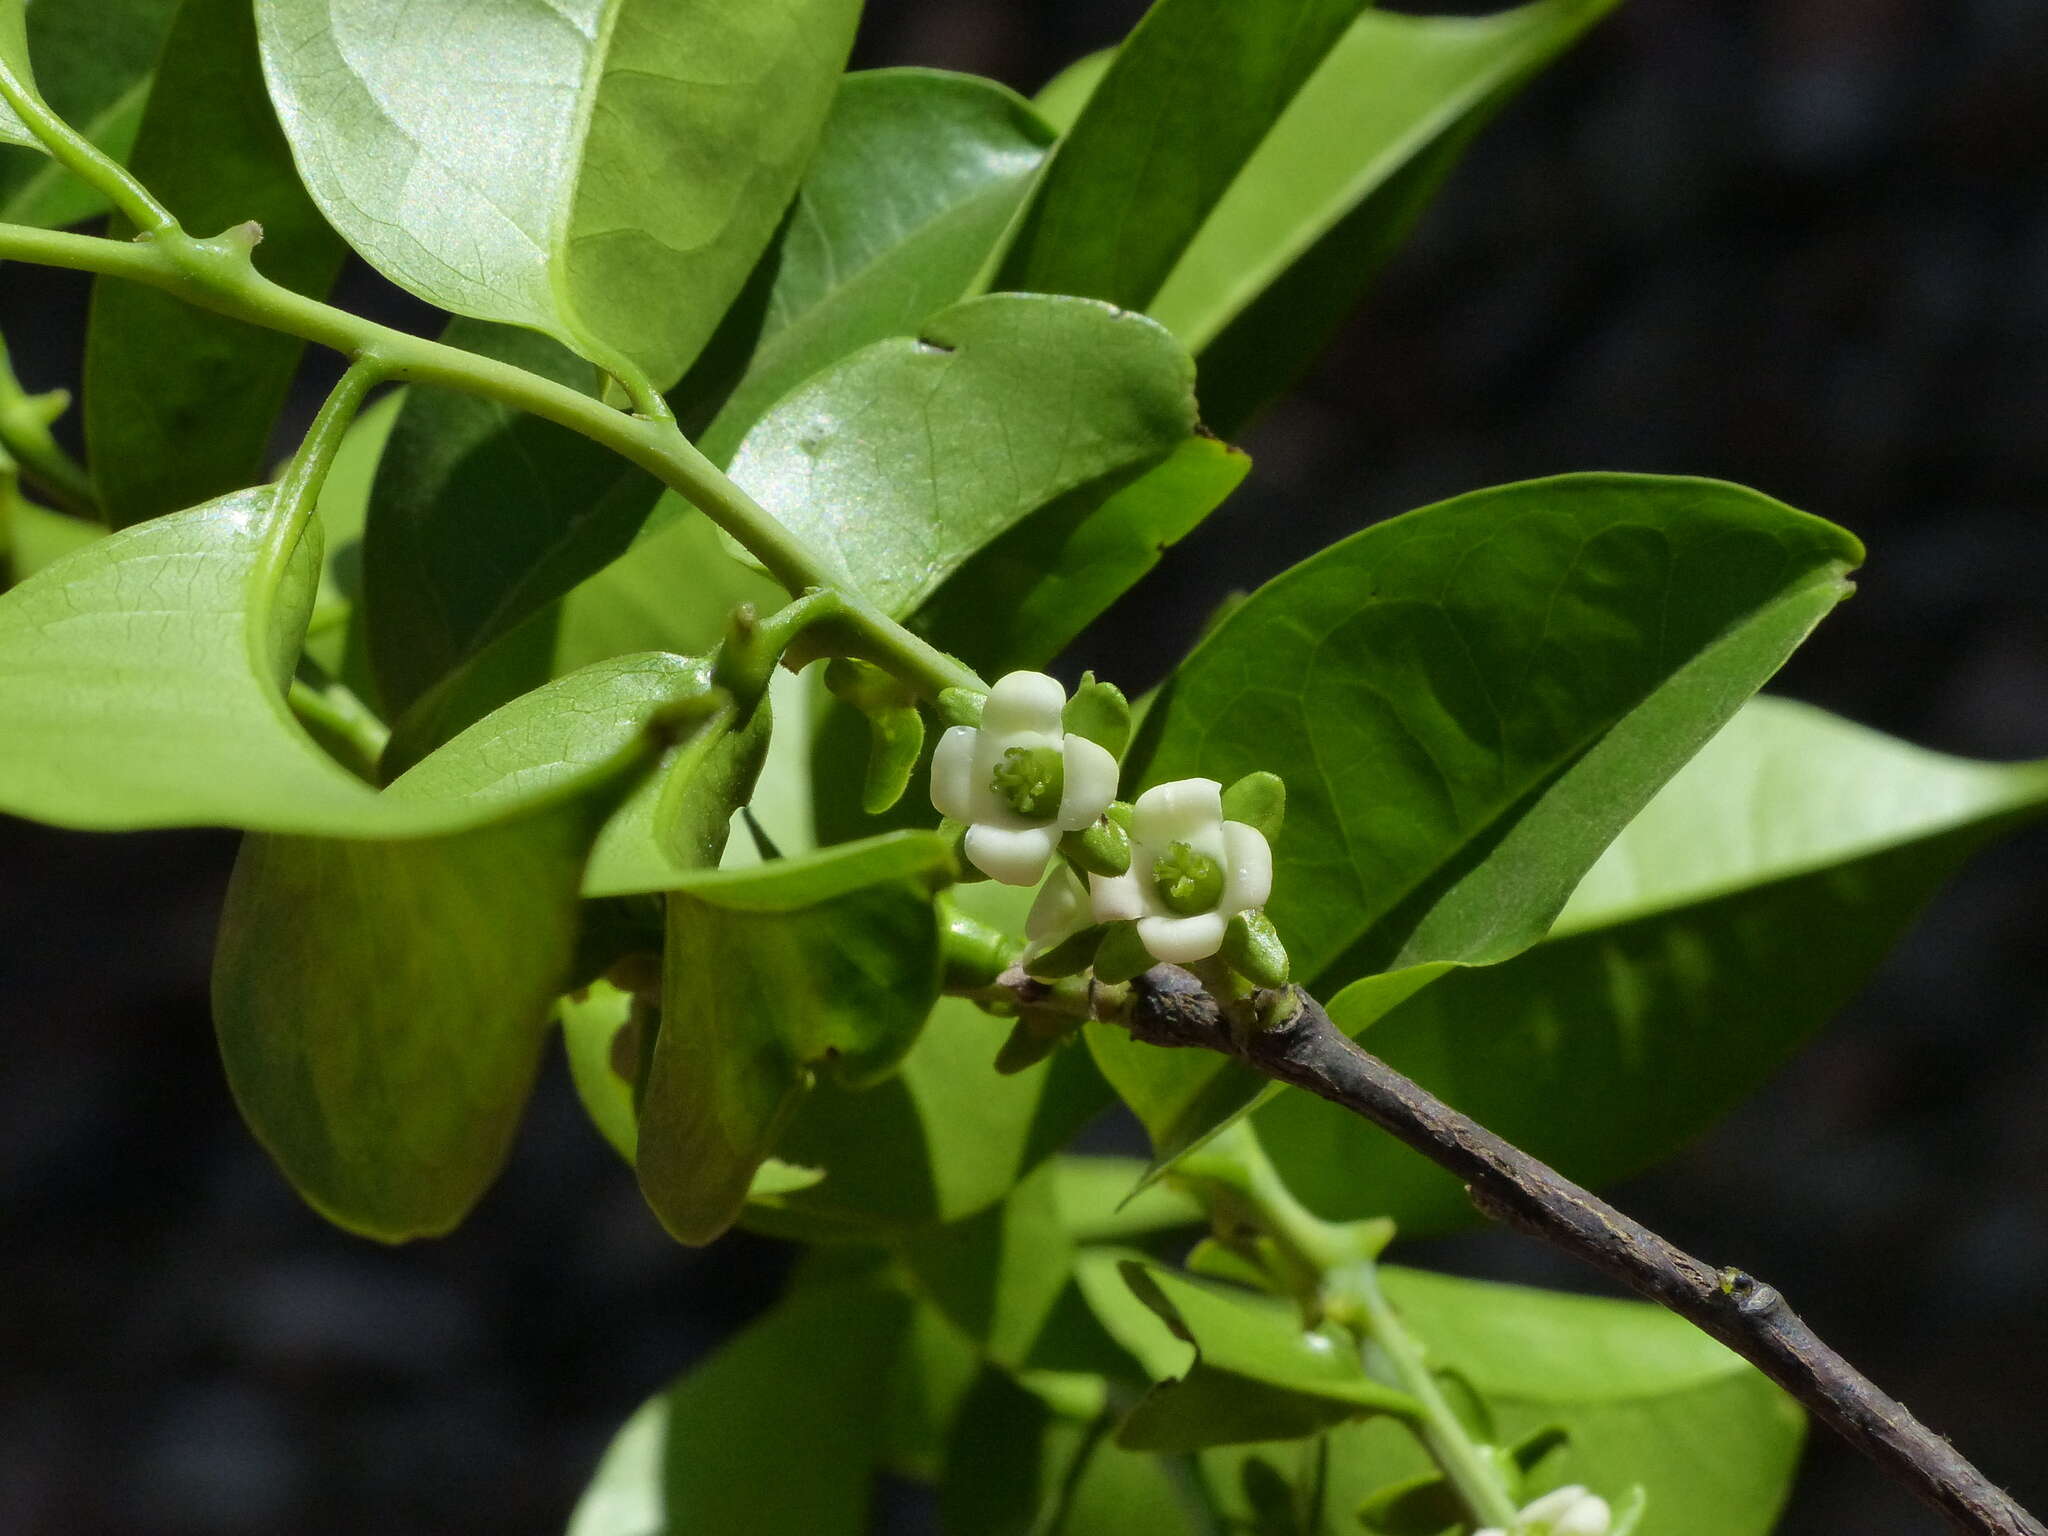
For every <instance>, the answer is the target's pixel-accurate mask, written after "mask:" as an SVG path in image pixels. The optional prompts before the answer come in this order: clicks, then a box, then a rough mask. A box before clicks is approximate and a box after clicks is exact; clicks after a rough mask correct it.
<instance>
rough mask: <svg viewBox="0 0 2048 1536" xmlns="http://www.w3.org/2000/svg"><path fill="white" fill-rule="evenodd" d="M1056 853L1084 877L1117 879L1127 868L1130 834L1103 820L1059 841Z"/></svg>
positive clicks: (1129, 860)
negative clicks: (1065, 857)
mask: <svg viewBox="0 0 2048 1536" xmlns="http://www.w3.org/2000/svg"><path fill="white" fill-rule="evenodd" d="M1060 852H1061V853H1063V854H1065V855H1066V856H1067V861H1068V862H1069V863H1071V864H1072V865H1073V866H1074V867H1075V868H1076V869H1078V870H1080V871H1081V873H1082V874H1084V875H1121V874H1123V873H1124V872H1125V871H1126V870H1128V869H1129V868H1130V867H1131V834H1130V832H1129V831H1128V830H1127V829H1125V828H1124V827H1122V826H1121V825H1119V824H1118V823H1116V822H1114V821H1111V820H1110V819H1109V818H1108V817H1107V816H1105V817H1103V818H1102V819H1100V820H1099V821H1097V822H1096V823H1095V824H1094V825H1093V826H1091V827H1083V828H1082V829H1081V830H1080V831H1079V832H1069V833H1067V834H1066V835H1065V836H1064V837H1062V838H1061V839H1060Z"/></svg>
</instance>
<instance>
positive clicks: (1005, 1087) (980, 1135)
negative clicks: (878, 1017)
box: [747, 882, 1109, 1242]
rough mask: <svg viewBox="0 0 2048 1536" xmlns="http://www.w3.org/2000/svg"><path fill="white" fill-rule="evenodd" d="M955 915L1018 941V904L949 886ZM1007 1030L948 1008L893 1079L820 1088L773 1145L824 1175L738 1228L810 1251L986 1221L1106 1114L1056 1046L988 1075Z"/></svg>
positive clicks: (1096, 1089)
mask: <svg viewBox="0 0 2048 1536" xmlns="http://www.w3.org/2000/svg"><path fill="white" fill-rule="evenodd" d="M952 894H953V896H954V898H955V899H956V901H958V903H959V905H960V906H961V907H962V908H964V909H966V910H967V911H968V912H969V913H970V914H971V915H973V916H974V917H976V918H978V919H980V920H981V921H983V922H987V923H991V924H994V925H996V926H998V927H1000V928H1002V929H1003V930H1004V931H1006V932H1018V931H1021V929H1022V926H1023V921H1024V909H1025V907H1027V906H1028V905H1029V903H1030V899H1031V893H1030V892H1029V891H1020V890H1017V889H1015V888H1013V887H1010V886H996V885H995V884H994V882H983V883H982V884H978V885H970V886H961V887H956V888H955V889H954V891H953V893H952ZM1008 1028H1009V1026H1008V1024H1007V1023H1006V1022H1004V1021H1002V1020H1000V1019H993V1018H990V1017H989V1016H988V1015H987V1014H985V1013H983V1012H982V1011H981V1010H980V1009H979V1008H977V1007H975V1006H974V1005H973V1004H972V1003H970V1002H967V1001H965V1000H964V999H961V998H945V999H942V1000H941V1001H940V1003H939V1005H938V1006H937V1007H936V1008H935V1009H933V1010H932V1013H931V1018H930V1021H929V1022H928V1023H927V1024H926V1025H925V1027H924V1030H923V1033H921V1034H920V1035H919V1036H918V1037H917V1043H916V1045H915V1046H913V1047H912V1049H911V1052H910V1054H909V1056H907V1057H906V1058H905V1059H904V1061H903V1065H902V1068H901V1070H900V1071H898V1072H897V1073H896V1074H895V1075H894V1076H892V1077H891V1078H889V1080H888V1081H886V1082H884V1083H881V1084H879V1085H877V1086H876V1087H873V1088H870V1089H867V1090H865V1091H863V1092H853V1091H849V1090H848V1089H845V1088H842V1087H839V1086H836V1085H834V1084H833V1083H831V1082H829V1081H821V1082H819V1083H818V1084H817V1086H816V1087H815V1088H813V1090H812V1091H811V1093H810V1095H809V1097H808V1098H807V1099H806V1100H805V1101H804V1102H803V1104H802V1106H801V1107H800V1108H799V1109H798V1111H797V1113H796V1115H795V1118H794V1119H793V1120H792V1121H791V1123H790V1126H789V1129H788V1130H787V1132H786V1133H785V1134H784V1135H783V1137H782V1140H781V1144H780V1145H781V1153H782V1155H783V1156H784V1157H786V1158H788V1159H790V1160H791V1161H792V1162H796V1163H801V1164H804V1165H806V1166H811V1167H818V1168H823V1169H825V1170H826V1177H825V1180H824V1182H823V1183H821V1184H819V1185H818V1186H817V1188H815V1189H808V1190H805V1191H803V1192H802V1193H801V1194H796V1195H792V1196H789V1197H788V1198H787V1199H784V1200H779V1201H776V1202H774V1203H773V1205H772V1206H756V1207H753V1208H751V1209H750V1210H749V1212H748V1216H747V1221H748V1225H749V1226H752V1227H756V1228H759V1229H761V1230H763V1231H768V1232H772V1233H777V1234H781V1235H786V1236H793V1237H798V1238H802V1239H805V1240H809V1241H831V1240H834V1239H842V1240H843V1239H847V1238H856V1239H860V1240H862V1241H868V1242H873V1241H880V1240H886V1239H887V1238H889V1237H891V1236H900V1235H903V1234H906V1233H909V1232H913V1231H915V1230H917V1229H919V1228H922V1227H927V1226H930V1225H932V1224H933V1223H947V1222H957V1221H962V1220H964V1219H966V1218H967V1217H970V1216H972V1215H974V1214H975V1213H976V1212H978V1211H983V1210H986V1209H987V1208H988V1207H990V1206H991V1205H993V1204H995V1203H996V1202H997V1201H998V1200H1001V1199H1002V1198H1003V1197H1004V1196H1005V1195H1007V1194H1008V1193H1009V1192H1010V1190H1011V1189H1012V1188H1014V1187H1015V1186H1016V1184H1017V1182H1018V1180H1020V1179H1021V1178H1023V1177H1024V1175H1025V1174H1027V1173H1029V1172H1030V1171H1031V1170H1032V1169H1033V1168H1035V1167H1036V1166H1037V1165H1038V1164H1039V1163H1040V1162H1041V1161H1043V1160H1044V1159H1045V1158H1047V1157H1049V1156H1051V1155H1052V1154H1054V1153H1056V1152H1059V1151H1060V1150H1061V1149H1063V1148H1064V1147H1065V1146H1066V1145H1067V1143H1068V1142H1069V1141H1070V1140H1071V1139H1072V1138H1073V1136H1074V1134H1075V1133H1076V1132H1077V1131H1079V1130H1080V1129H1081V1127H1082V1126H1083V1125H1085V1124H1087V1122H1088V1121H1090V1120H1092V1119H1094V1118H1095V1116H1096V1115H1098V1114H1099V1113H1100V1112H1101V1111H1102V1110H1103V1109H1104V1108H1105V1107H1106V1106H1107V1105H1108V1103H1109V1090H1108V1088H1107V1087H1106V1086H1105V1085H1104V1083H1103V1081H1102V1079H1101V1077H1100V1076H1099V1075H1098V1074H1097V1073H1096V1071H1095V1069H1094V1067H1093V1066H1092V1065H1091V1064H1090V1062H1089V1060H1088V1055H1087V1053H1086V1052H1085V1051H1080V1050H1074V1049H1063V1050H1060V1051H1056V1052H1054V1054H1053V1055H1052V1056H1051V1057H1050V1058H1049V1059H1048V1060H1046V1061H1044V1062H1041V1063H1040V1064H1039V1065H1038V1066H1035V1067H1033V1068H1031V1069H1030V1070H1028V1071H1025V1072H1019V1073H1016V1074H1015V1075H1013V1076H999V1075H997V1074H996V1073H995V1072H994V1070H993V1066H994V1062H995V1056H996V1051H997V1049H998V1047H999V1046H1000V1045H1001V1044H1002V1040H1003V1036H1004V1035H1005V1034H1006V1033H1007V1032H1008Z"/></svg>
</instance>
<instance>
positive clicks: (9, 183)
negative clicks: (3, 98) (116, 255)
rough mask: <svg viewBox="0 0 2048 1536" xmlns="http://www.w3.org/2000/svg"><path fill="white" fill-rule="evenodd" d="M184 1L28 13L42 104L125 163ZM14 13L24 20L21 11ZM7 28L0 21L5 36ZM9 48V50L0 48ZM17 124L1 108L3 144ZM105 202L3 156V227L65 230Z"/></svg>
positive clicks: (42, 0) (46, 2) (48, 166)
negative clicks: (159, 58)
mask: <svg viewBox="0 0 2048 1536" xmlns="http://www.w3.org/2000/svg"><path fill="white" fill-rule="evenodd" d="M177 8H178V0H99V3H98V4H95V5H89V6H88V5H72V4H68V3H66V0H38V3H36V4H33V5H31V6H30V7H29V8H28V13H27V47H28V52H27V55H26V56H27V57H29V58H32V59H33V60H34V61H35V77H36V84H37V86H38V87H40V89H41V91H42V95H43V99H44V100H45V101H47V102H48V103H49V104H50V106H51V107H52V108H53V109H55V111H56V112H57V115H58V116H60V117H62V118H63V119H64V120H65V121H66V122H68V123H70V124H71V126H72V127H74V128H76V129H77V130H78V131H79V132H80V133H82V134H84V135H85V137H86V138H87V139H89V140H91V141H92V143H93V144H95V145H97V146H98V147H99V148H100V149H101V150H102V151H103V152H105V153H106V154H108V155H110V156H112V157H113V158H114V159H115V160H125V159H126V158H127V156H128V151H129V149H130V147H131V146H132V145H133V144H134V142H135V130H136V127H137V125H138V124H139V123H140V122H141V119H142V104H143V102H144V101H145V100H147V99H148V96H149V85H150V77H151V73H152V71H153V70H154V69H155V67H156V56H157V50H158V48H159V47H160V46H161V45H162V43H163V39H164V33H165V32H166V31H167V30H168V29H169V27H170V24H171V16H172V14H173V12H175V11H176V10H177ZM9 9H12V10H14V11H15V12H16V19H17V20H18V19H19V11H20V7H18V6H0V11H6V10H9ZM9 24H10V23H9V22H8V21H7V20H5V19H0V32H4V31H5V29H6V28H7V27H8V26H9ZM0 47H4V45H0ZM11 121H13V122H18V120H17V119H14V117H13V114H12V113H10V112H9V111H8V109H7V108H6V107H4V106H0V142H12V141H13V139H12V136H11V135H10V134H9V131H8V128H7V126H6V125H7V124H8V123H9V122H11ZM105 207H106V202H105V200H104V199H103V198H102V197H101V196H100V195H99V194H98V193H97V192H95V191H93V190H92V189H91V188H90V187H88V186H86V185H85V184H84V183H83V182H81V181H79V179H78V178H77V177H76V176H74V175H73V174H72V173H71V172H70V171H68V170H66V169H64V167H62V166H60V165H58V164H57V163H56V162H55V161H54V160H51V161H43V162H37V161H33V160H27V159H24V158H22V157H20V156H16V155H6V156H0V222H4V223H8V224H33V225H39V226H41V227H44V228H48V229H61V228H63V227H64V226H66V225H69V224H78V223H82V222H83V221H85V220H86V219H89V218H91V217H93V215H95V214H97V213H100V212H102V211H103V210H104V209H105Z"/></svg>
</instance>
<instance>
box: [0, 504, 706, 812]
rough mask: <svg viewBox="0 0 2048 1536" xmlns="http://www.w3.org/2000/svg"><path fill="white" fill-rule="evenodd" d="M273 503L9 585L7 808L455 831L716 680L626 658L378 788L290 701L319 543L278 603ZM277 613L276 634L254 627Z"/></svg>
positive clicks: (94, 553) (516, 800) (552, 787)
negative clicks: (273, 583)
mask: <svg viewBox="0 0 2048 1536" xmlns="http://www.w3.org/2000/svg"><path fill="white" fill-rule="evenodd" d="M270 504H271V492H270V491H269V490H268V489H262V490H255V491H247V492H241V493H238V494H236V495H234V496H229V497H225V498H223V499H222V500H220V501H216V502H212V503H209V504H208V505H206V506H204V507H198V508H194V509H193V510H191V511H189V512H181V513H176V514H174V515H172V516H170V517H164V518H159V519H156V520H155V521H152V522H148V523H143V524H139V525H137V526H136V527H133V528H129V529H125V530H123V531H122V532H119V533H116V534H113V535H110V536H109V537H107V538H105V539H101V540H99V541H97V542H95V543H93V544H91V545H89V546H87V547H86V548H84V549H82V550H79V551H78V552H76V553H75V554H72V555H70V556H69V557H67V558H65V559H64V560H62V561H59V562H58V563H56V564H55V565H52V566H50V567H48V568H47V569H45V570H43V571H42V572H40V573H39V574H37V575H36V576H34V577H33V578H31V579H30V580H28V581H26V582H23V583H22V584H21V585H20V586H18V587H16V588H15V589H14V590H13V591H11V592H9V593H7V594H6V595H5V596H4V597H0V714H4V716H5V718H6V719H7V720H8V721H9V723H10V727H11V734H12V738H13V739H12V741H11V743H10V747H9V750H8V752H7V753H6V755H5V757H4V758H0V808H5V809H6V810H8V811H10V812H12V813H14V814H16V815H25V816H32V817H35V818H37V819H38V820H43V821H49V822H53V823H55V824H57V825H60V826H73V827H80V828H85V829H90V830H100V831H125V830H134V829H139V828H145V827H167V826H237V827H245V828H249V829H252V830H259V831H269V832H282V833H302V834H309V835H317V836H334V837H420V836H432V835H439V834H443V833H449V832H455V831H460V830H463V829H465V828H470V827H475V826H479V825H482V824H485V823H487V822H491V821H496V820H501V819H503V818H505V817H507V816H509V815H513V814H517V813H519V812H522V811H525V810H531V809H533V808H535V807H537V806H539V805H541V804H543V803H545V802H547V801H549V800H552V799H555V798H566V797H568V796H570V795H573V794H575V793H578V792H579V791H580V790H582V789H583V788H585V787H587V786H588V785H589V784H591V783H593V782H595V781H597V780H599V779H602V778H603V777H605V776H607V775H609V774H610V773H613V772H616V771H618V770H619V768H620V767H621V766H622V765H623V764H624V763H625V762H627V761H628V760H630V759H632V758H634V757H636V756H637V755H638V754H639V753H640V752H641V751H642V750H643V737H644V728H645V723H646V721H647V720H648V718H649V716H650V715H651V714H652V712H653V711H655V710H656V709H658V708H660V707H662V706H664V705H667V704H672V703H675V702H677V701H679V700H681V699H683V698H686V697H688V696H690V695H692V694H695V693H698V692H701V691H702V689H703V688H704V687H705V685H706V677H705V673H704V670H703V664H702V663H701V662H692V661H688V660H685V659H683V658H679V657H670V656H640V657H621V658H618V659H617V660H615V661H613V662H609V663H605V664H603V665H602V666H600V667H597V668H593V669H590V670H588V671H586V672H584V673H580V674H577V675H575V676H573V677H570V678H565V679H562V680H561V681H560V682H558V683H556V684H553V685H551V687H550V688H548V689H546V690H543V691H542V692H540V693H537V694H534V695H530V696H528V697H527V698H525V699H522V700H519V701H516V702H515V703H513V704H511V705H508V706H507V707H506V708H505V709H504V710H501V711H500V712H498V713H497V714H496V715H493V716H492V717H490V718H489V719H486V720H484V721H481V722H479V723H478V724H477V725H476V726H475V727H473V728H472V729H471V731H470V732H468V733H466V734H465V736H463V737H460V738H458V739H457V741H455V742H451V743H449V745H448V746H447V747H445V748H443V749H442V751H441V752H439V753H436V754H435V755H434V757H432V758H430V759H428V760H427V761H426V762H425V763H422V764H421V765H420V766H419V767H417V768H415V769H414V770H413V772H412V773H410V774H407V775H406V776H404V777H403V778H401V779H400V780H398V781H397V782H396V783H394V784H393V786H392V787H391V788H390V789H389V790H387V791H385V792H384V793H381V794H380V793H379V792H378V791H376V790H375V789H373V788H371V787H370V786H369V785H367V784H365V783H363V782H362V781H361V780H359V779H357V778H355V777H353V776H352V775H350V774H349V773H348V772H346V771H345V770H344V769H342V768H341V767H340V766H339V765H337V764H336V763H335V762H334V761H333V760H332V759H331V758H329V757H328V756H327V755H326V754H325V753H324V752H323V751H321V749H320V748H319V747H318V746H317V745H316V744H315V743H314V742H313V740H312V739H311V738H310V737H309V736H307V734H306V733H305V731H304V729H303V728H302V727H301V726H300V725H299V723H298V722H297V720H296V719H295V718H294V717H293V715H292V713H291V711H290V709H289V708H288V707H287V705H286V703H285V699H284V692H283V678H284V676H285V675H286V673H287V672H288V670H289V666H290V658H291V657H292V656H293V655H295V654H296V651H297V644H298V637H299V635H300V634H301V633H302V631H303V625H304V622H305V616H306V613H307V610H308V608H309V607H310V604H311V601H312V597H313V587H314V577H315V573H316V570H317V564H316V562H317V559H318V544H319V540H318V538H317V537H314V536H311V535H309V536H308V537H307V538H306V539H304V540H303V541H302V542H301V545H300V547H299V549H298V551H297V553H296V555H295V556H294V558H293V560H292V562H291V565H290V568H289V572H288V574H287V578H286V580H285V583H284V585H283V588H282V590H281V591H280V592H279V593H278V595H277V598H276V600H275V603H274V610H275V612H274V616H273V617H272V618H270V619H266V618H265V617H263V616H261V614H259V612H258V611H257V608H256V604H257V601H258V600H257V599H256V598H255V596H254V595H253V594H254V590H255V587H256V584H257V581H258V575H259V568H260V566H261V564H262V561H263V558H264V551H265V547H266V539H265V534H264V530H265V519H266V515H267V513H268V511H269V508H270ZM268 606H272V605H266V609H267V607H268ZM259 626H260V627H261V628H263V629H264V630H266V631H267V632H268V633H267V637H264V636H259V637H258V638H257V639H254V640H252V638H251V636H252V632H253V631H255V630H256V629H257V628H258V627H259ZM259 667H261V668H262V670H259Z"/></svg>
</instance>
